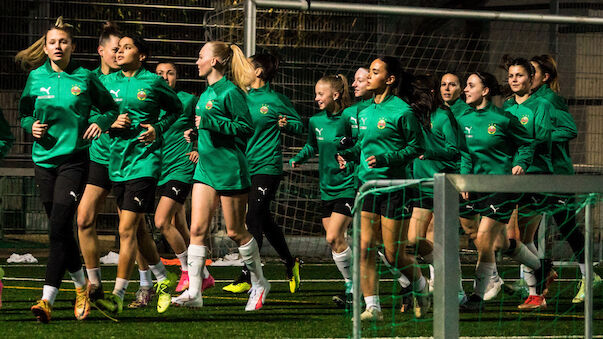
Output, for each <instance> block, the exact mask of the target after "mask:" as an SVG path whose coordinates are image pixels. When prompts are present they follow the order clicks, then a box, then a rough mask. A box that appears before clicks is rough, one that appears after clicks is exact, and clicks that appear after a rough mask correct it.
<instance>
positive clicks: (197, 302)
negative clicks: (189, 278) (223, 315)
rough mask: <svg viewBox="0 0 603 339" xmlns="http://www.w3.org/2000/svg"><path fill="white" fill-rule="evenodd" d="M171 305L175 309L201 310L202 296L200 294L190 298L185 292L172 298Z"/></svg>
mask: <svg viewBox="0 0 603 339" xmlns="http://www.w3.org/2000/svg"><path fill="white" fill-rule="evenodd" d="M172 305H173V306H176V307H188V308H201V307H203V296H202V295H201V293H199V295H198V296H197V298H191V297H190V295H189V294H188V290H185V291H184V292H182V294H180V295H179V296H177V297H172Z"/></svg>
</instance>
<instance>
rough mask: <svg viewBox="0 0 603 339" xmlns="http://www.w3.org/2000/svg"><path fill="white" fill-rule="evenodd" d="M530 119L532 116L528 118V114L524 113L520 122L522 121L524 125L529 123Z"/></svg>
mask: <svg viewBox="0 0 603 339" xmlns="http://www.w3.org/2000/svg"><path fill="white" fill-rule="evenodd" d="M528 121H530V118H528V116H527V115H524V116H522V117H521V120H519V122H521V124H522V125H525V124H527V123H528Z"/></svg>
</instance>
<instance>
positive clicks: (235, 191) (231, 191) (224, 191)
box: [195, 180, 249, 197]
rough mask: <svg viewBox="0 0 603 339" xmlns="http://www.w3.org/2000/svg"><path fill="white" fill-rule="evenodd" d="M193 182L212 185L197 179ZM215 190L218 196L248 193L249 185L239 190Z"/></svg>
mask: <svg viewBox="0 0 603 339" xmlns="http://www.w3.org/2000/svg"><path fill="white" fill-rule="evenodd" d="M195 184H203V185H206V186H209V187H212V186H211V185H208V184H206V183H204V182H202V181H199V180H195ZM212 188H213V187H212ZM214 189H215V188H214ZM216 192H217V193H218V195H219V196H223V197H233V196H235V195H241V194H247V193H249V187H247V188H243V189H240V190H216Z"/></svg>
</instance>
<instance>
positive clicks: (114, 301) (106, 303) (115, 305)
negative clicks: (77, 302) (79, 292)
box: [96, 293, 124, 314]
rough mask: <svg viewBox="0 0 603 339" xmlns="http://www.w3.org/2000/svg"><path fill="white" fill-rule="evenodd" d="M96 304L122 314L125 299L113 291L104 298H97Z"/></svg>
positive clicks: (110, 311)
mask: <svg viewBox="0 0 603 339" xmlns="http://www.w3.org/2000/svg"><path fill="white" fill-rule="evenodd" d="M96 304H97V305H98V307H99V308H101V309H103V310H105V311H107V312H109V313H113V314H120V313H121V312H122V311H123V308H124V301H123V299H122V298H120V297H119V296H118V295H115V294H113V293H111V294H109V296H107V297H106V298H104V299H99V300H97V301H96Z"/></svg>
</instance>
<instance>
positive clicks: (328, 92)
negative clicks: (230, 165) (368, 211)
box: [289, 74, 356, 306]
mask: <svg viewBox="0 0 603 339" xmlns="http://www.w3.org/2000/svg"><path fill="white" fill-rule="evenodd" d="M315 93H316V97H315V98H314V101H316V103H317V104H318V108H320V109H321V111H320V112H319V113H318V114H316V115H314V116H313V117H311V118H310V122H309V123H308V141H307V142H306V144H305V145H304V147H303V148H302V150H301V151H300V152H299V153H298V154H297V155H296V156H294V157H293V158H291V160H289V164H290V165H291V167H292V168H296V167H299V166H300V165H301V164H303V163H304V162H306V161H307V160H308V159H310V158H312V157H314V156H315V155H316V154H317V153H318V173H319V176H320V196H321V205H322V224H323V227H324V228H325V231H326V233H327V234H326V238H327V243H328V244H329V245H330V246H331V253H332V255H333V261H335V264H336V265H337V268H338V269H339V272H341V275H342V276H343V279H344V281H345V292H344V296H335V297H333V301H334V302H335V303H337V304H338V305H340V306H341V305H344V306H345V305H350V304H351V302H352V273H351V272H352V270H351V268H352V249H351V248H350V246H349V245H348V242H347V240H346V238H345V234H346V231H347V229H348V226H349V225H350V223H351V222H352V208H353V207H354V197H355V196H356V182H355V179H354V173H355V170H354V167H353V166H351V164H350V166H347V167H346V168H344V169H340V168H339V165H338V164H337V163H336V162H335V161H333V159H335V156H336V155H337V152H338V146H339V145H340V143H339V137H341V136H346V129H347V126H348V120H347V119H346V118H347V117H345V116H343V114H342V111H343V110H345V109H346V108H347V107H349V106H350V101H351V99H350V94H349V89H348V83H347V79H346V78H345V77H344V76H343V75H342V74H338V75H328V76H324V77H322V78H321V79H320V80H318V82H317V83H316V87H315ZM347 137H351V135H347Z"/></svg>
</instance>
